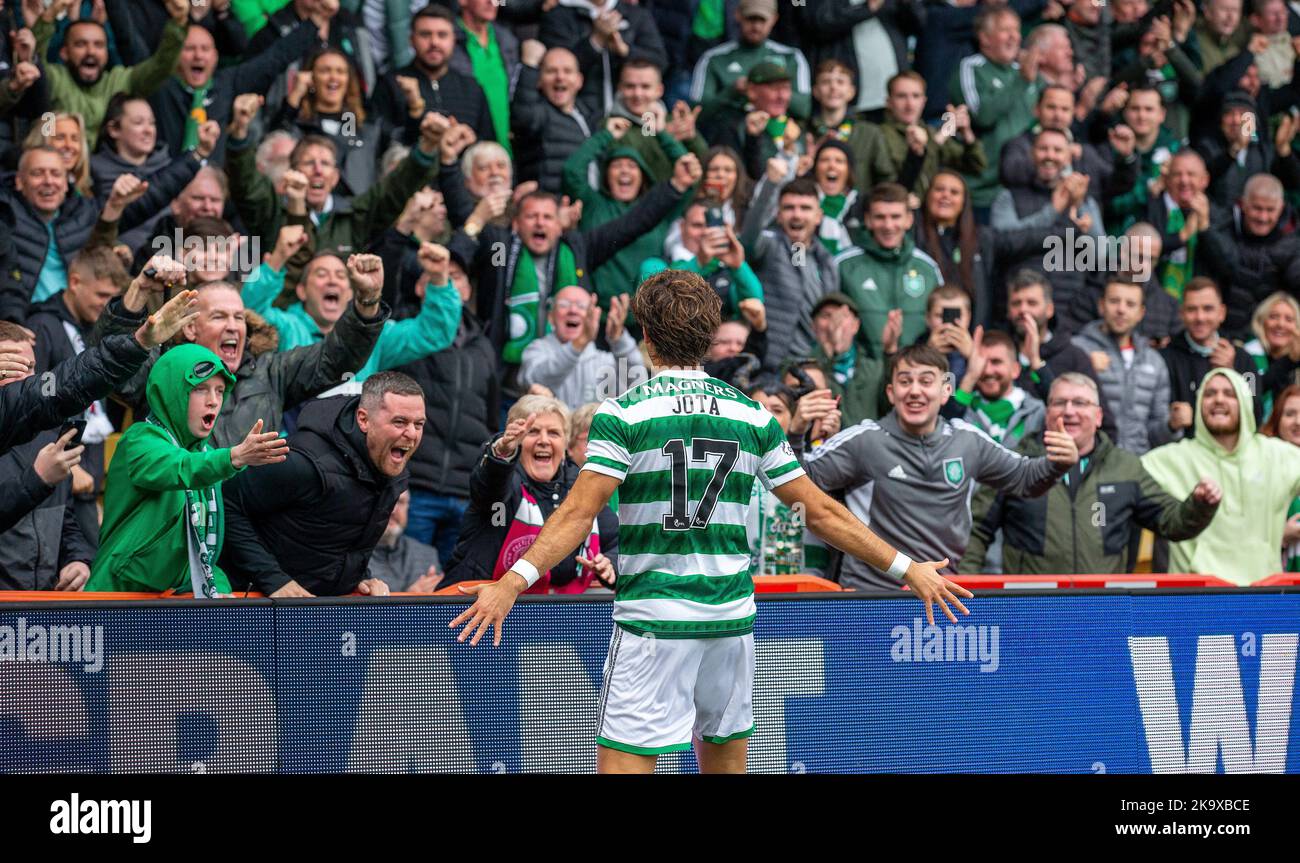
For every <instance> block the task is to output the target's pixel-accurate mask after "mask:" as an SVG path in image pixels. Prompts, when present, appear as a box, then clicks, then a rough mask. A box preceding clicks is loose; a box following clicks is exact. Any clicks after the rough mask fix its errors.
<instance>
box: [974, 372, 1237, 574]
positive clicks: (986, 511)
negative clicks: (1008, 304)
mask: <svg viewBox="0 0 1300 863" xmlns="http://www.w3.org/2000/svg"><path fill="white" fill-rule="evenodd" d="M1100 425H1101V406H1100V398H1099V397H1098V391H1097V384H1096V382H1095V381H1093V380H1092V378H1089V377H1088V376H1087V375H1083V374H1080V373H1079V372H1066V373H1064V374H1062V375H1060V376H1059V377H1058V378H1056V380H1055V381H1053V382H1052V388H1051V391H1050V393H1049V395H1048V399H1047V427H1048V428H1049V429H1055V428H1060V427H1064V429H1065V432H1066V433H1067V434H1068V435H1070V437H1071V438H1072V439H1073V440H1074V443H1075V446H1076V447H1077V448H1078V450H1079V462H1078V464H1076V465H1074V466H1072V467H1071V468H1070V470H1069V471H1068V472H1067V473H1066V474H1065V475H1064V476H1062V477H1061V478H1060V481H1058V482H1057V483H1056V484H1055V485H1053V486H1052V487H1051V489H1049V490H1048V492H1047V494H1045V495H1043V496H1041V497H1022V496H1020V495H1018V494H1015V493H1011V492H1006V491H999V490H997V489H996V488H992V487H989V486H986V487H984V488H982V489H981V490H980V491H979V493H978V494H976V495H975V499H974V501H973V503H972V505H971V511H972V515H973V517H974V524H973V526H972V528H971V534H970V541H969V542H968V543H967V544H966V553H965V554H964V555H963V556H962V558H961V562H960V564H958V571H959V572H962V573H978V572H981V571H983V569H984V564H985V559H984V558H985V552H986V550H987V549H988V546H989V544H990V542H991V541H992V538H993V535H994V534H995V533H996V532H997V530H998V528H1001V529H1002V536H1003V546H1002V571H1003V572H1006V573H1017V574H1040V573H1042V574H1046V573H1050V574H1064V573H1081V572H1088V573H1091V572H1104V573H1123V572H1128V571H1130V566H1129V546H1130V541H1131V540H1132V539H1133V537H1134V536H1135V532H1136V531H1138V530H1140V529H1142V528H1147V529H1148V530H1151V531H1154V532H1155V533H1156V534H1158V535H1160V536H1163V537H1165V538H1167V539H1169V540H1172V541H1174V542H1181V541H1183V540H1187V539H1191V538H1193V537H1195V536H1196V535H1197V534H1199V533H1200V532H1201V531H1202V530H1204V529H1205V528H1206V527H1207V526H1209V524H1210V521H1211V519H1213V518H1214V514H1215V512H1216V511H1217V510H1218V506H1219V501H1220V500H1221V499H1222V497H1223V493H1222V491H1221V490H1220V488H1219V486H1218V485H1216V484H1215V483H1214V482H1213V481H1212V480H1208V479H1202V480H1201V481H1200V482H1199V483H1198V484H1197V485H1196V487H1195V488H1194V489H1192V492H1191V494H1189V495H1188V496H1187V499H1186V500H1184V501H1181V502H1180V501H1179V500H1178V499H1177V498H1175V497H1173V496H1171V495H1169V494H1168V493H1167V492H1166V491H1165V490H1164V489H1163V488H1161V487H1160V485H1159V484H1158V483H1156V481H1155V480H1154V479H1152V477H1151V475H1150V474H1149V473H1147V471H1146V469H1145V468H1143V466H1142V462H1141V460H1140V459H1139V458H1138V457H1137V456H1136V455H1134V454H1133V453H1131V452H1128V451H1127V450H1123V449H1120V448H1119V447H1118V446H1116V445H1115V443H1114V442H1113V441H1112V440H1111V439H1110V437H1109V436H1108V435H1107V434H1106V433H1105V432H1102V431H1100V430H1099V426H1100ZM1017 452H1019V453H1020V454H1021V455H1024V456H1027V457H1030V458H1033V457H1037V456H1041V455H1043V454H1044V452H1045V449H1044V446H1043V441H1042V439H1041V438H1040V437H1039V436H1033V437H1027V438H1025V439H1024V440H1023V441H1021V443H1020V446H1019V447H1017Z"/></svg>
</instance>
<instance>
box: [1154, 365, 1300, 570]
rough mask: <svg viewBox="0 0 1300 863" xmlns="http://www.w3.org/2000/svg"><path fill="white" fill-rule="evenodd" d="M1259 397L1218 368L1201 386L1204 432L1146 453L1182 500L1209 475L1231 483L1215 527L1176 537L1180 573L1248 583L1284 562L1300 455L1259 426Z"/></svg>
mask: <svg viewBox="0 0 1300 863" xmlns="http://www.w3.org/2000/svg"><path fill="white" fill-rule="evenodd" d="M1252 401H1253V399H1252V396H1251V394H1250V387H1249V385H1248V384H1247V383H1246V380H1245V378H1243V377H1242V376H1241V375H1239V374H1237V373H1236V372H1235V371H1233V370H1232V369H1211V370H1210V372H1209V374H1207V375H1206V376H1205V380H1203V381H1202V382H1201V385H1200V386H1199V387H1198V388H1197V391H1196V424H1197V426H1198V428H1197V430H1196V436H1195V437H1192V438H1188V439H1185V440H1181V441H1178V442H1177V443H1171V444H1167V445H1166V446H1162V447H1159V448H1157V449H1153V450H1152V451H1151V452H1149V453H1147V454H1146V455H1145V456H1143V457H1142V466H1143V467H1144V468H1146V469H1147V471H1148V472H1149V473H1150V474H1151V476H1152V477H1153V478H1154V479H1155V481H1156V482H1158V483H1160V485H1161V487H1163V488H1164V489H1165V491H1167V492H1169V494H1171V495H1173V496H1174V497H1176V498H1183V497H1186V496H1187V495H1188V494H1190V493H1191V492H1192V490H1193V489H1194V488H1195V487H1196V486H1197V485H1198V484H1199V483H1200V482H1202V480H1203V479H1205V478H1208V479H1210V480H1212V481H1214V482H1215V483H1217V484H1218V485H1219V486H1220V487H1221V488H1222V489H1223V503H1222V504H1221V505H1220V506H1219V512H1218V514H1217V515H1216V516H1215V518H1214V521H1213V522H1212V523H1211V524H1210V526H1209V527H1208V528H1206V529H1205V530H1204V531H1203V532H1202V533H1201V534H1200V536H1197V537H1196V538H1195V539H1190V540H1184V541H1183V542H1175V543H1170V546H1169V568H1170V570H1171V571H1173V572H1208V573H1213V574H1215V575H1217V576H1219V577H1220V578H1223V579H1226V580H1227V581H1230V582H1232V583H1233V584H1236V585H1239V586H1242V587H1246V586H1248V585H1250V584H1251V583H1253V582H1255V581H1258V580H1259V579H1261V578H1264V577H1265V576H1267V575H1270V574H1271V573H1274V572H1277V571H1278V569H1279V568H1280V567H1281V548H1282V530H1283V527H1284V526H1285V525H1286V512H1287V507H1289V506H1290V504H1291V501H1292V500H1294V499H1295V497H1296V495H1297V494H1300V455H1298V454H1297V452H1296V448H1295V447H1294V446H1292V445H1291V444H1289V443H1287V442H1286V441H1284V440H1282V439H1281V438H1271V437H1265V436H1264V435H1261V434H1259V433H1258V432H1257V431H1256V428H1255V412H1254V410H1252V409H1251V405H1252ZM1243 405H1245V409H1244V410H1243V409H1242V406H1243Z"/></svg>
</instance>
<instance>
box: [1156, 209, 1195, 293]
mask: <svg viewBox="0 0 1300 863" xmlns="http://www.w3.org/2000/svg"><path fill="white" fill-rule="evenodd" d="M1186 224H1187V219H1186V217H1185V216H1184V215H1183V211H1182V210H1181V209H1178V208H1174V209H1173V210H1170V211H1169V226H1168V227H1167V228H1166V229H1165V233H1167V234H1176V233H1178V232H1179V231H1181V230H1182V229H1183V226H1184V225H1186ZM1184 248H1185V250H1186V252H1187V257H1186V258H1185V259H1184V260H1183V262H1182V263H1181V264H1179V263H1175V262H1173V261H1170V260H1167V261H1165V271H1164V273H1162V274H1161V277H1160V284H1161V285H1163V286H1164V289H1165V291H1166V292H1167V293H1168V294H1169V296H1171V297H1173V298H1174V299H1175V300H1178V301H1179V302H1180V303H1181V302H1182V301H1183V289H1184V288H1186V287H1187V283H1188V282H1189V281H1190V280H1191V278H1192V270H1193V268H1194V266H1195V263H1196V234H1192V236H1191V237H1189V238H1188V240H1187V245H1186V246H1185V247H1184Z"/></svg>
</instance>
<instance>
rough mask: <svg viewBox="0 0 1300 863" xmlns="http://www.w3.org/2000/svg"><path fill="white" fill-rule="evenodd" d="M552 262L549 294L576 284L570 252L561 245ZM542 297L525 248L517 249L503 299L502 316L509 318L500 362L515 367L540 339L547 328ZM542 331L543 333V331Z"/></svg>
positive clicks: (579, 274) (579, 272) (578, 274)
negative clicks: (553, 270) (553, 269)
mask: <svg viewBox="0 0 1300 863" xmlns="http://www.w3.org/2000/svg"><path fill="white" fill-rule="evenodd" d="M555 253H556V262H555V272H554V278H553V279H552V281H551V284H550V286H549V293H550V294H552V295H553V294H555V293H556V292H557V291H559V289H560V288H567V287H568V286H569V285H576V284H579V281H578V280H579V279H581V278H582V270H580V269H578V267H577V264H576V263H575V261H574V258H573V249H570V248H569V246H568V244H567V243H563V242H561V243H560V244H559V245H558V246H557V247H556V249H555ZM541 311H542V295H541V288H540V286H539V285H538V284H537V270H536V268H535V267H534V266H533V255H532V252H530V251H528V247H527V246H525V245H522V244H521V245H520V246H519V260H518V261H517V262H516V264H515V278H514V281H512V282H511V283H510V296H509V297H507V298H506V312H507V314H508V315H509V319H510V327H509V337H508V341H506V343H505V346H504V347H503V348H502V349H501V358H502V359H504V360H505V361H506V362H508V363H515V364H518V363H519V362H520V361H521V360H522V359H523V357H524V348H526V347H528V345H529V344H531V343H532V341H533V340H534V339H536V338H538V336H539V334H540V335H545V334H546V332H547V331H549V327H546V325H545V324H544V323H543V320H542V314H541ZM544 328H545V329H544Z"/></svg>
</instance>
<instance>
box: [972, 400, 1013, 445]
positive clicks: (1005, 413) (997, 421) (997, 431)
mask: <svg viewBox="0 0 1300 863" xmlns="http://www.w3.org/2000/svg"><path fill="white" fill-rule="evenodd" d="M970 406H971V409H972V410H974V411H975V412H976V413H977V414H979V416H980V419H981V420H982V421H983V422H982V425H983V426H984V430H985V431H987V432H988V434H989V437H991V438H993V439H994V440H995V441H997V442H998V443H1002V439H1003V438H1004V437H1006V436H1007V433H1008V432H1010V431H1013V429H1009V428H1007V423H1009V422H1010V421H1011V415H1012V414H1014V413H1015V412H1016V406H1015V405H1013V404H1012V403H1011V402H1010V400H1008V399H993V400H992V401H985V400H984V397H983V396H981V395H980V394H979V393H975V394H974V395H973V396H972V397H971V401H970ZM1023 427H1024V423H1023V422H1021V423H1020V426H1018V427H1017V428H1016V429H1014V431H1017V432H1019V431H1021V430H1022V429H1023Z"/></svg>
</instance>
